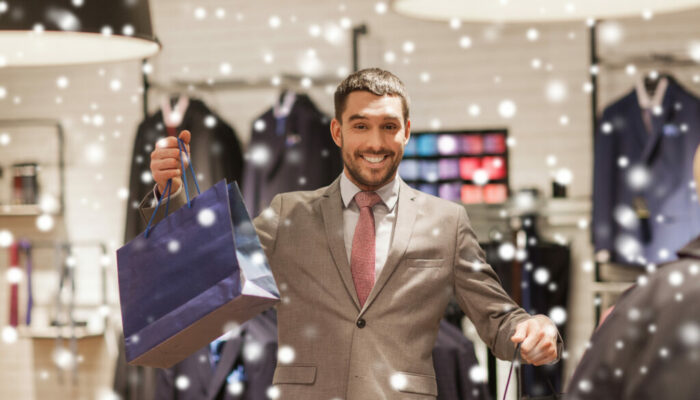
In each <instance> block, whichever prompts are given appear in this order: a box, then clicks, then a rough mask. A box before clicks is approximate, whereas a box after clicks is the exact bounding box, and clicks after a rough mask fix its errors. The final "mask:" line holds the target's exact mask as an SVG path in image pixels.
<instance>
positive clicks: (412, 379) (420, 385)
mask: <svg viewBox="0 0 700 400" xmlns="http://www.w3.org/2000/svg"><path fill="white" fill-rule="evenodd" d="M395 376H398V377H399V379H398V381H399V382H400V385H397V389H398V390H399V392H403V393H415V394H425V395H429V396H437V394H438V389H437V381H436V380H435V377H434V376H432V375H421V374H413V373H410V372H399V373H398V374H397V375H395Z"/></svg>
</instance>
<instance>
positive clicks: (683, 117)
mask: <svg viewBox="0 0 700 400" xmlns="http://www.w3.org/2000/svg"><path fill="white" fill-rule="evenodd" d="M651 122H652V124H651V125H652V130H651V132H648V131H647V129H646V127H645V124H644V120H643V117H642V109H641V108H640V105H639V100H638V97H637V93H636V91H632V92H631V93H630V94H628V95H626V96H624V97H623V98H622V99H620V100H618V101H616V102H615V103H613V104H611V105H610V106H608V107H607V108H606V109H605V111H604V112H603V116H602V118H601V120H600V126H599V130H598V133H597V135H596V141H595V159H594V185H593V242H594V245H595V248H596V251H598V250H603V249H604V250H609V251H610V253H611V261H613V262H617V263H621V264H629V265H643V264H646V263H660V262H664V261H671V260H673V259H675V252H676V251H677V250H678V249H679V248H680V247H681V246H682V245H683V244H684V243H686V242H687V241H688V240H690V239H691V238H693V237H695V236H696V235H697V234H698V233H700V205H698V202H697V201H696V199H695V196H696V194H695V189H694V185H693V169H692V162H693V155H694V153H695V149H696V148H697V146H698V144H700V100H699V99H698V98H696V97H695V96H693V95H692V94H690V93H689V92H688V91H686V90H685V89H684V88H682V87H681V86H680V85H679V84H678V83H676V82H675V81H674V80H673V79H672V78H669V85H668V88H667V89H666V92H665V94H664V99H663V106H662V109H661V113H660V114H658V115H653V116H652V117H651ZM645 181H648V184H646V185H645V184H644V183H645ZM635 202H636V203H637V205H635ZM639 205H642V206H641V207H639ZM644 206H645V207H646V209H648V215H649V217H648V219H644V218H639V216H643V215H644V214H643V213H642V214H639V213H637V212H636V211H638V210H644V208H645V207H644ZM631 210H635V212H632V213H630V211H631ZM616 215H617V217H616Z"/></svg>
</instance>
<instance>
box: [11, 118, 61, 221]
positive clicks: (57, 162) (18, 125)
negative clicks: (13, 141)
mask: <svg viewBox="0 0 700 400" xmlns="http://www.w3.org/2000/svg"><path fill="white" fill-rule="evenodd" d="M0 128H3V129H8V128H9V129H13V128H14V129H16V130H18V131H20V132H21V134H22V135H28V134H32V135H35V134H39V135H41V134H45V133H48V132H47V129H51V130H54V132H55V135H56V138H57V145H56V153H57V154H56V156H55V158H54V159H51V160H49V161H48V162H47V161H46V160H43V161H41V162H40V163H38V162H37V167H38V170H39V171H40V170H41V168H42V167H57V168H58V177H57V178H58V188H57V193H51V195H54V196H56V197H57V199H56V200H57V202H58V205H57V207H56V212H54V213H53V214H58V215H60V214H62V213H63V211H64V209H65V154H64V153H65V149H64V143H65V140H64V134H63V126H62V125H61V123H60V121H58V120H53V119H43V118H26V119H0ZM3 159H4V161H5V162H7V158H0V164H2V165H0V167H6V166H7V165H4V162H3ZM34 161H36V160H32V162H34ZM16 162H19V163H23V164H24V163H26V160H23V159H20V160H16ZM8 174H9V172H8ZM52 179H55V178H52ZM4 189H5V188H2V189H0V193H1V192H2V191H4ZM7 189H8V192H9V191H11V188H7ZM37 200H38V199H36V200H35V201H37ZM0 201H4V202H8V203H9V202H10V201H9V199H4V200H3V199H0ZM40 214H41V210H40V208H39V207H38V205H36V204H17V205H15V204H4V205H0V216H32V215H40Z"/></svg>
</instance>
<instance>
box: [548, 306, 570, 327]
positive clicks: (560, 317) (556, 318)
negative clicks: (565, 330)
mask: <svg viewBox="0 0 700 400" xmlns="http://www.w3.org/2000/svg"><path fill="white" fill-rule="evenodd" d="M549 318H551V320H552V321H553V322H554V323H555V324H557V325H563V324H564V323H565V322H566V318H567V314H566V310H565V309H564V308H563V307H558V306H557V307H553V308H552V309H551V310H549Z"/></svg>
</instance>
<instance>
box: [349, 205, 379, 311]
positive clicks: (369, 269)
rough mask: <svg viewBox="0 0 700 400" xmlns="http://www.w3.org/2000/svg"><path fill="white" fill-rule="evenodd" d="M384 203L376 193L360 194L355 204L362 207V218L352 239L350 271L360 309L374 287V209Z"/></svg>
mask: <svg viewBox="0 0 700 400" xmlns="http://www.w3.org/2000/svg"><path fill="white" fill-rule="evenodd" d="M380 201H382V199H381V198H380V197H379V195H378V194H377V193H375V192H358V193H357V194H356V195H355V203H357V206H358V207H360V218H359V219H358V220H357V226H356V227H355V235H354V236H353V237H352V251H351V253H350V270H351V271H352V280H353V282H354V283H355V291H357V298H358V299H359V300H360V307H364V305H365V301H366V300H367V297H369V292H370V291H371V290H372V286H374V259H375V254H374V252H375V249H374V247H375V243H374V214H373V213H372V207H374V205H375V204H377V203H379V202H380Z"/></svg>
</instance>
